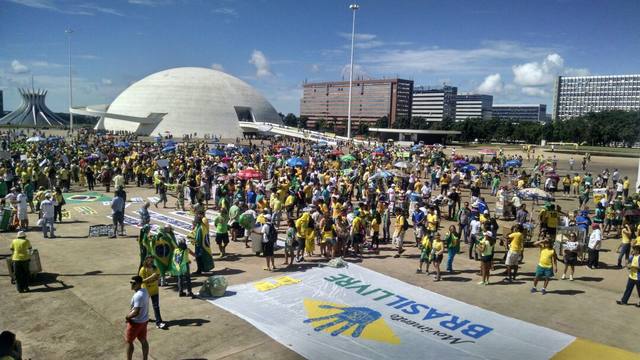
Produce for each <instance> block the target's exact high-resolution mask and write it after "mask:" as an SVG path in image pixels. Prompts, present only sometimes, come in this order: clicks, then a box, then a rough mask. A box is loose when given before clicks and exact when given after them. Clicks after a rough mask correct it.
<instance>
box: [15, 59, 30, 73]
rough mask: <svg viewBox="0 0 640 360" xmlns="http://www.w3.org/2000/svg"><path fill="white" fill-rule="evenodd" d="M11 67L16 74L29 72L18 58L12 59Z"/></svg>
mask: <svg viewBox="0 0 640 360" xmlns="http://www.w3.org/2000/svg"><path fill="white" fill-rule="evenodd" d="M11 69H13V72H14V73H16V74H24V73H28V72H29V68H28V67H27V66H26V65H24V64H23V63H21V62H20V61H18V60H13V61H12V62H11Z"/></svg>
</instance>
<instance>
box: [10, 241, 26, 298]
mask: <svg viewBox="0 0 640 360" xmlns="http://www.w3.org/2000/svg"><path fill="white" fill-rule="evenodd" d="M29 250H31V243H30V242H29V240H27V234H26V233H25V232H24V231H19V232H18V237H17V238H15V239H13V241H12V242H11V251H12V254H11V266H12V267H13V275H14V276H15V279H16V289H17V290H18V292H20V293H23V292H28V291H29V261H30V260H31V253H30V252H29Z"/></svg>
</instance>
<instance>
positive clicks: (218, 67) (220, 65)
mask: <svg viewBox="0 0 640 360" xmlns="http://www.w3.org/2000/svg"><path fill="white" fill-rule="evenodd" d="M211 68H212V69H213V70H218V71H224V66H222V64H218V63H213V64H211Z"/></svg>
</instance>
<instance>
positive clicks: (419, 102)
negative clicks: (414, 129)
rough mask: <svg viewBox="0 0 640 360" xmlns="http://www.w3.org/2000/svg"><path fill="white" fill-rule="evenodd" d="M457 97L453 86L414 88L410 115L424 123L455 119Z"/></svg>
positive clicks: (456, 91)
mask: <svg viewBox="0 0 640 360" xmlns="http://www.w3.org/2000/svg"><path fill="white" fill-rule="evenodd" d="M457 95H458V88H457V87H455V86H447V85H445V86H442V87H426V86H420V87H416V88H415V89H414V90H413V105H412V106H411V114H412V116H413V117H421V118H424V119H425V120H426V121H442V120H443V119H445V118H450V119H455V118H456V96H457Z"/></svg>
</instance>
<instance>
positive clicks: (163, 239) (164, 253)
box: [152, 229, 176, 275]
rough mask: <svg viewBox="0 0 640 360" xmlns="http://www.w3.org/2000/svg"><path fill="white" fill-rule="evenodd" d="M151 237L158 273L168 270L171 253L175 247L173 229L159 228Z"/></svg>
mask: <svg viewBox="0 0 640 360" xmlns="http://www.w3.org/2000/svg"><path fill="white" fill-rule="evenodd" d="M152 239H153V259H154V263H155V265H156V267H157V268H158V270H159V271H160V274H162V275H164V274H165V273H167V272H169V267H170V265H171V255H172V254H173V250H174V249H175V248H176V237H175V235H174V234H173V231H165V230H164V229H160V230H159V231H158V234H156V235H154V236H153V237H152Z"/></svg>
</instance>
